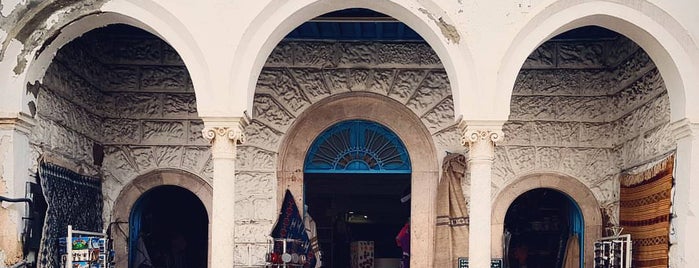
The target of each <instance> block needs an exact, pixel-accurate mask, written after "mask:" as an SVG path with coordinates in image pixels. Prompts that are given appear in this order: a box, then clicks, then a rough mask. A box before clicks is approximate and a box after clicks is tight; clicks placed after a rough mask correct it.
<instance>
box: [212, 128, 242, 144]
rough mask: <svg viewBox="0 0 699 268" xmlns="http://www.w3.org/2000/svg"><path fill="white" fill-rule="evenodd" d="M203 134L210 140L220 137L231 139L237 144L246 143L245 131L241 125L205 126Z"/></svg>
mask: <svg viewBox="0 0 699 268" xmlns="http://www.w3.org/2000/svg"><path fill="white" fill-rule="evenodd" d="M201 134H202V135H203V136H204V138H205V139H207V140H208V141H209V142H214V141H216V140H219V139H230V140H232V141H233V142H234V143H235V144H243V143H245V132H244V130H243V128H242V127H241V126H238V127H204V129H202V130H201Z"/></svg>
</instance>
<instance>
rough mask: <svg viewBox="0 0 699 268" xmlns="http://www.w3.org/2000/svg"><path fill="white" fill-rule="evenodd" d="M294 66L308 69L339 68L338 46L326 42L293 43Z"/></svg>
mask: <svg viewBox="0 0 699 268" xmlns="http://www.w3.org/2000/svg"><path fill="white" fill-rule="evenodd" d="M293 46H294V47H295V51H294V59H295V60H294V65H295V66H299V67H301V66H308V67H318V68H321V67H335V66H337V63H338V59H337V50H338V48H337V45H336V44H334V43H324V42H298V43H293Z"/></svg>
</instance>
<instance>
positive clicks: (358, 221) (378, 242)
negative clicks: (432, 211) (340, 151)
mask: <svg viewBox="0 0 699 268" xmlns="http://www.w3.org/2000/svg"><path fill="white" fill-rule="evenodd" d="M304 184H305V200H306V205H307V206H308V212H307V213H309V214H310V215H311V217H313V220H314V221H315V222H316V226H317V229H318V240H319V242H320V247H321V251H322V253H323V267H349V265H350V243H351V242H353V241H374V248H375V251H374V256H375V258H397V259H399V258H400V257H401V249H400V248H399V247H398V246H397V244H396V235H397V234H398V232H399V231H400V230H401V228H402V227H403V226H404V225H405V223H406V222H407V221H408V220H409V217H410V201H409V200H408V201H407V202H405V203H402V202H401V197H403V196H405V195H406V194H407V193H410V174H309V173H307V174H305V175H304Z"/></svg>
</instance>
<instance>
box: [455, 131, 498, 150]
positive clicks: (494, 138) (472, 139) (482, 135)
mask: <svg viewBox="0 0 699 268" xmlns="http://www.w3.org/2000/svg"><path fill="white" fill-rule="evenodd" d="M503 136H505V133H503V132H502V130H496V129H488V130H479V129H471V128H467V129H466V130H465V131H464V135H463V136H462V137H461V145H464V146H466V145H468V144H471V143H476V142H490V143H495V142H498V141H501V140H502V139H503Z"/></svg>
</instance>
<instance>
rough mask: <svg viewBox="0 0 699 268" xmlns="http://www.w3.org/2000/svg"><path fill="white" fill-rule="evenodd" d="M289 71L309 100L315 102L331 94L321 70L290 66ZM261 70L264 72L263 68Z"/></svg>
mask: <svg viewBox="0 0 699 268" xmlns="http://www.w3.org/2000/svg"><path fill="white" fill-rule="evenodd" d="M289 71H290V72H291V74H292V75H293V77H294V79H295V80H296V82H297V83H298V85H299V86H300V89H301V90H302V91H303V92H305V93H306V94H304V95H305V96H306V97H308V98H310V101H312V102H316V101H318V100H320V99H322V98H324V97H327V96H330V94H332V93H331V92H330V90H329V89H328V87H327V86H326V85H325V80H324V79H323V71H322V70H319V69H310V68H303V69H300V68H292V69H289ZM262 72H264V70H263V71H262ZM259 80H260V79H258V81H259ZM258 83H259V82H258ZM259 89H260V88H259V87H258V90H259ZM306 101H307V100H306Z"/></svg>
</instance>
